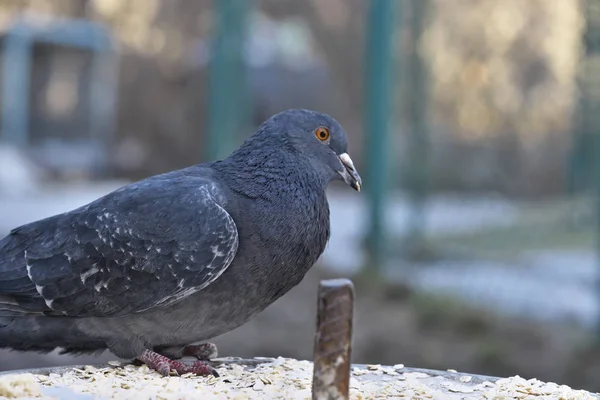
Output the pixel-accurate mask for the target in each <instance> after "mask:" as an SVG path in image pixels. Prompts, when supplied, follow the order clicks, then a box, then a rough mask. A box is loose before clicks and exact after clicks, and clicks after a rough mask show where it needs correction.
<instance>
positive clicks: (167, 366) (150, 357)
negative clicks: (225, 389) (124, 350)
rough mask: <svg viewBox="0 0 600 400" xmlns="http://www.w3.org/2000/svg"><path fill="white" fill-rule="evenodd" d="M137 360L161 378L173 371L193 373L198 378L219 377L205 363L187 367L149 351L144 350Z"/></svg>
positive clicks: (195, 363) (198, 362)
mask: <svg viewBox="0 0 600 400" xmlns="http://www.w3.org/2000/svg"><path fill="white" fill-rule="evenodd" d="M138 360H140V361H141V362H143V363H144V364H146V365H147V366H148V367H149V368H151V369H153V370H155V371H156V372H158V373H160V374H161V375H163V376H168V375H170V373H171V371H175V372H176V373H177V374H179V375H183V374H189V373H193V374H196V375H199V376H208V375H213V376H216V377H218V376H219V374H218V373H217V371H216V370H215V369H214V368H213V367H211V366H210V365H208V364H207V363H205V362H202V361H196V362H194V363H193V364H192V365H190V366H188V365H186V364H184V363H182V362H181V361H174V360H171V359H170V358H167V357H165V356H161V355H160V354H158V353H155V352H153V351H151V350H144V352H143V353H142V355H140V356H139V357H138Z"/></svg>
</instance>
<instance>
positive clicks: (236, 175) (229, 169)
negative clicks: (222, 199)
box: [213, 143, 326, 200]
mask: <svg viewBox="0 0 600 400" xmlns="http://www.w3.org/2000/svg"><path fill="white" fill-rule="evenodd" d="M213 168H214V169H215V170H217V171H218V172H219V173H220V175H221V176H222V178H223V180H225V181H226V182H227V183H228V187H229V188H230V189H231V190H234V191H236V192H238V193H239V194H241V195H243V196H246V197H250V198H263V199H265V200H275V199H282V198H286V197H287V196H291V197H293V198H296V197H298V195H300V192H302V191H305V192H306V195H307V196H320V195H321V194H323V195H324V194H325V187H326V182H322V180H321V179H320V177H319V176H318V174H317V173H316V171H315V170H314V168H313V167H312V166H311V165H310V163H309V162H308V161H307V160H305V159H304V158H302V157H301V156H299V155H298V154H296V153H295V152H293V151H289V150H288V149H287V148H282V147H281V146H264V145H262V146H261V144H259V143H246V144H245V145H244V146H242V147H240V148H239V149H238V150H237V151H236V152H234V153H233V154H231V156H229V157H228V158H226V159H224V160H222V161H218V162H216V163H214V164H213ZM306 200H310V199H306Z"/></svg>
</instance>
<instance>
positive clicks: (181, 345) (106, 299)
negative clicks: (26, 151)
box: [0, 109, 361, 375]
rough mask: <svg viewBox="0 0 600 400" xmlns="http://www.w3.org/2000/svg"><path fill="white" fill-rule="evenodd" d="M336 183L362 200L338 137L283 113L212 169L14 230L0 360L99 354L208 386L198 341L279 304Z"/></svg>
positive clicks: (302, 270)
mask: <svg viewBox="0 0 600 400" xmlns="http://www.w3.org/2000/svg"><path fill="white" fill-rule="evenodd" d="M334 180H342V181H344V182H345V183H347V184H348V185H350V186H351V187H353V188H354V189H355V190H357V191H359V190H360V185H361V178H360V176H359V174H358V173H357V172H356V169H355V168H354V165H353V163H352V160H351V158H350V157H349V156H348V153H347V136H346V133H345V132H344V130H343V128H342V127H341V126H340V125H339V123H338V122H337V121H335V120H334V119H333V118H331V117H330V116H328V115H325V114H321V113H318V112H314V111H309V110H301V109H294V110H288V111H284V112H282V113H279V114H276V115H274V116H273V117H271V118H270V119H268V120H267V121H266V122H264V123H263V124H262V125H261V126H260V127H259V129H258V131H257V132H256V133H255V134H254V135H253V136H251V137H250V138H249V139H248V140H246V142H245V143H244V144H243V145H242V146H241V147H240V148H239V149H238V150H236V151H235V152H233V153H232V154H231V155H230V156H229V157H228V158H226V159H224V160H220V161H215V162H208V163H203V164H198V165H194V166H191V167H188V168H184V169H181V170H177V171H172V172H169V173H165V174H161V175H156V176H152V177H150V178H147V179H144V180H141V181H139V182H136V183H132V184H130V185H127V186H124V187H122V188H120V189H118V190H116V191H114V192H112V193H109V194H107V195H106V196H103V197H101V198H99V199H97V200H95V201H93V202H91V203H89V204H87V205H85V206H82V207H80V208H77V209H75V210H72V211H69V212H66V213H63V214H59V215H55V216H52V217H49V218H46V219H42V220H39V221H36V222H32V223H29V224H26V225H24V226H21V227H18V228H16V229H13V230H12V231H11V232H10V234H9V235H8V236H6V237H5V238H4V239H2V240H1V241H0V348H11V349H14V350H19V351H38V352H49V351H52V350H54V349H55V348H61V349H62V352H63V353H72V354H82V353H91V352H98V351H101V350H104V349H109V350H110V351H111V352H113V353H114V354H115V355H116V356H118V357H121V358H125V359H136V360H137V361H138V362H142V363H145V364H146V365H148V366H149V367H150V368H152V369H154V370H156V371H158V372H160V373H162V374H169V373H171V372H173V371H174V372H176V373H179V374H183V373H188V372H192V373H195V374H198V375H208V374H213V375H214V374H216V371H215V370H214V369H213V368H212V367H210V366H209V364H208V363H207V362H206V361H207V360H209V359H210V358H212V357H215V356H216V346H214V344H212V343H206V342H205V341H207V340H209V339H211V338H214V337H215V336H218V335H221V334H223V333H225V332H228V331H230V330H233V329H235V328H237V327H239V326H240V325H242V324H244V323H245V322H246V321H248V320H249V319H250V318H251V317H252V316H254V315H256V314H257V313H259V312H260V311H262V310H263V309H264V308H266V307H267V306H268V305H270V304H271V303H273V302H274V301H275V300H277V299H278V298H279V297H281V296H282V295H284V294H285V293H286V292H288V291H289V290H290V289H292V288H293V287H294V286H296V285H297V284H298V283H300V281H301V280H302V278H303V277H304V275H305V274H306V273H307V272H308V270H309V269H310V268H311V267H312V265H313V264H314V263H315V262H316V261H317V259H318V258H319V256H320V255H321V254H322V253H323V250H324V249H325V245H326V243H327V241H328V239H329V234H330V227H329V205H328V202H327V198H326V194H325V189H326V187H327V185H328V184H329V183H330V182H331V181H334ZM202 342H204V343H202ZM193 343H202V344H197V345H192V344H193ZM184 356H189V357H195V358H197V361H195V362H194V363H193V364H191V365H190V364H184V363H183V362H181V361H179V360H178V359H180V358H182V357H184Z"/></svg>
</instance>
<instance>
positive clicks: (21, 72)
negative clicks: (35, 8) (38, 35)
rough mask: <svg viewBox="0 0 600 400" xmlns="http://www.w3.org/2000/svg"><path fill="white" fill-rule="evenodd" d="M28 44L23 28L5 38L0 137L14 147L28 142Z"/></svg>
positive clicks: (27, 33)
mask: <svg viewBox="0 0 600 400" xmlns="http://www.w3.org/2000/svg"><path fill="white" fill-rule="evenodd" d="M31 47H32V37H31V35H30V34H29V32H27V31H25V30H24V29H20V30H18V31H15V32H11V33H10V34H9V35H7V36H6V38H5V44H4V69H3V72H2V102H3V105H2V128H1V135H0V138H1V139H2V140H5V141H6V142H8V143H11V144H13V145H17V146H27V145H28V144H29V84H30V82H29V75H30V74H31Z"/></svg>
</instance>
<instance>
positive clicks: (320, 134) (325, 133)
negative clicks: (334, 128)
mask: <svg viewBox="0 0 600 400" xmlns="http://www.w3.org/2000/svg"><path fill="white" fill-rule="evenodd" d="M315 136H316V137H317V139H319V140H320V141H322V142H324V141H325V140H327V139H329V129H327V128H323V127H320V128H317V130H316V131H315Z"/></svg>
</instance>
